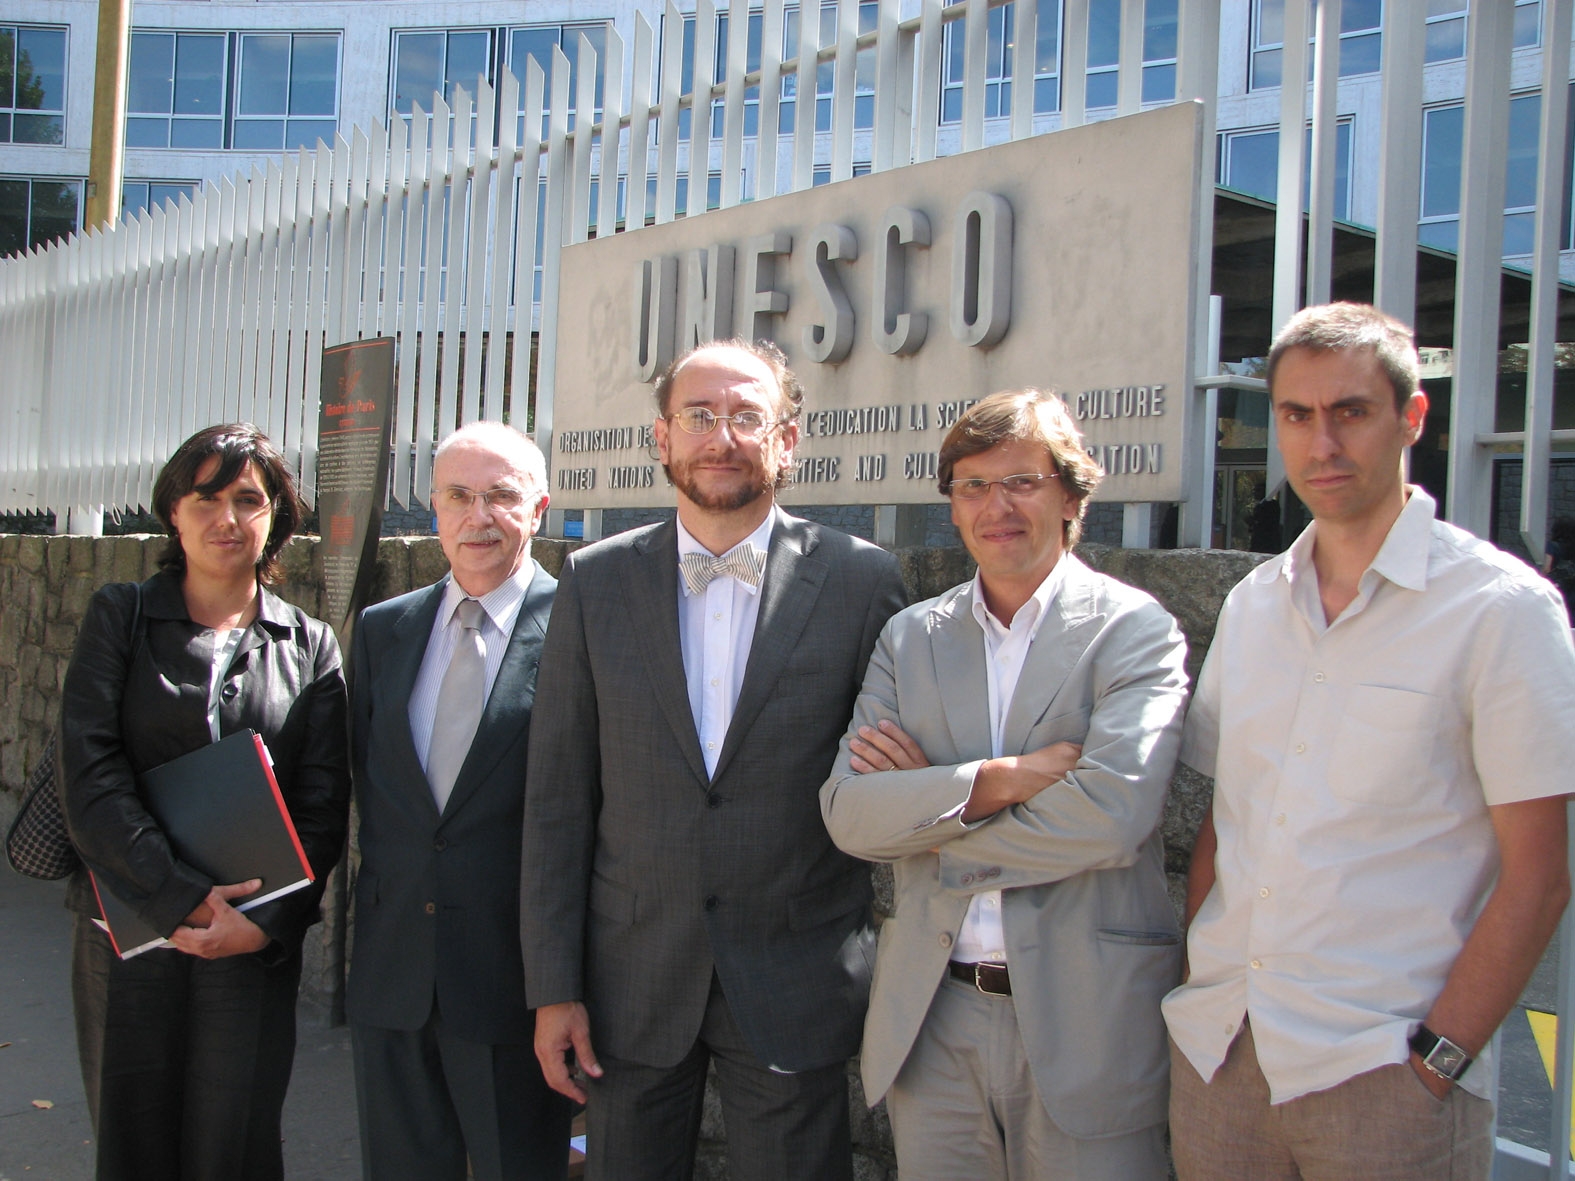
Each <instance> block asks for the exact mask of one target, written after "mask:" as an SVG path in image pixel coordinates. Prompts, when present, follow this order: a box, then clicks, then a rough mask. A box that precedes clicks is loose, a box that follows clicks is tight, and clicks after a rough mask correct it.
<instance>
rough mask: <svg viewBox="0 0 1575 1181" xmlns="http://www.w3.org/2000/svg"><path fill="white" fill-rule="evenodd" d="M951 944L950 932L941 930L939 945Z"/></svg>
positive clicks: (946, 945) (947, 945)
mask: <svg viewBox="0 0 1575 1181" xmlns="http://www.w3.org/2000/svg"><path fill="white" fill-rule="evenodd" d="M951 945H952V937H951V935H950V933H948V932H945V931H942V932H941V946H942V947H950V946H951Z"/></svg>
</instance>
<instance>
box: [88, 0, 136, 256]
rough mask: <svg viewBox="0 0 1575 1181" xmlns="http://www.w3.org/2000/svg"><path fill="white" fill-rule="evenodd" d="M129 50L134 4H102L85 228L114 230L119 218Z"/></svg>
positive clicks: (127, 0)
mask: <svg viewBox="0 0 1575 1181" xmlns="http://www.w3.org/2000/svg"><path fill="white" fill-rule="evenodd" d="M130 47H131V0H98V47H97V49H96V51H95V60H94V65H93V141H92V147H91V151H90V153H89V156H88V183H87V209H86V210H85V212H84V216H83V218H82V227H83V228H84V229H92V228H93V227H95V226H107V225H112V224H113V223H114V221H115V219H116V218H118V217H119V216H120V181H121V175H122V173H123V172H124V171H125V163H126V73H127V70H126V59H127V55H128V51H129V50H130Z"/></svg>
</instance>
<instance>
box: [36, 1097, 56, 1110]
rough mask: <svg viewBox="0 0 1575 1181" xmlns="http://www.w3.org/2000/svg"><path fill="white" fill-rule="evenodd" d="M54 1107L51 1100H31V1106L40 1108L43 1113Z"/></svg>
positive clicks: (53, 1102)
mask: <svg viewBox="0 0 1575 1181" xmlns="http://www.w3.org/2000/svg"><path fill="white" fill-rule="evenodd" d="M54 1105H55V1101H54V1100H53V1099H34V1100H33V1106H34V1107H38V1108H42V1109H43V1110H44V1111H48V1110H49V1109H50V1108H51V1107H53V1106H54Z"/></svg>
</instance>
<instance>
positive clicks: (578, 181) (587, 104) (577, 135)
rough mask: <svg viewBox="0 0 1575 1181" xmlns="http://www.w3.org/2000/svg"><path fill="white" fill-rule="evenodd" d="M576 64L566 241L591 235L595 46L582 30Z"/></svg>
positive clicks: (582, 240)
mask: <svg viewBox="0 0 1575 1181" xmlns="http://www.w3.org/2000/svg"><path fill="white" fill-rule="evenodd" d="M575 53H576V54H577V55H578V57H577V61H578V68H577V70H576V71H575V74H576V77H575V88H574V91H575V93H574V107H575V112H574V129H573V130H572V131H570V132H569V161H570V169H569V172H570V176H571V177H572V178H573V179H572V182H571V187H570V189H569V193H568V200H569V208H568V215H567V216H568V221H569V227H568V234H569V241H570V242H584V241H586V240H587V239H588V238H589V237H590V235H591V154H592V151H593V147H594V138H595V137H594V124H595V122H596V116H595V113H594V110H593V106H594V103H595V99H596V62H597V57H596V47H595V46H594V45H592V44H591V42H590V39H589V38H588V37H586V36H585V34H584V33H578V34H576V35H575Z"/></svg>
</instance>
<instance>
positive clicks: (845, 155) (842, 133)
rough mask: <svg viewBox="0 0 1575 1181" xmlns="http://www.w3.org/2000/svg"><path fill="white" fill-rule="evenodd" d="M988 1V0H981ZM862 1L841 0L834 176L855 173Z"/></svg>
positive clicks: (833, 115) (835, 78)
mask: <svg viewBox="0 0 1575 1181" xmlns="http://www.w3.org/2000/svg"><path fill="white" fill-rule="evenodd" d="M978 3H980V4H984V3H988V0H978ZM858 40H859V0H837V39H836V46H837V57H836V63H835V68H834V69H833V71H832V83H831V179H832V180H834V181H838V180H847V179H848V178H849V177H851V176H852V175H853V116H854V110H853V107H854V102H853V97H854V93H855V91H856V89H857V82H858V54H859V50H858Z"/></svg>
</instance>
